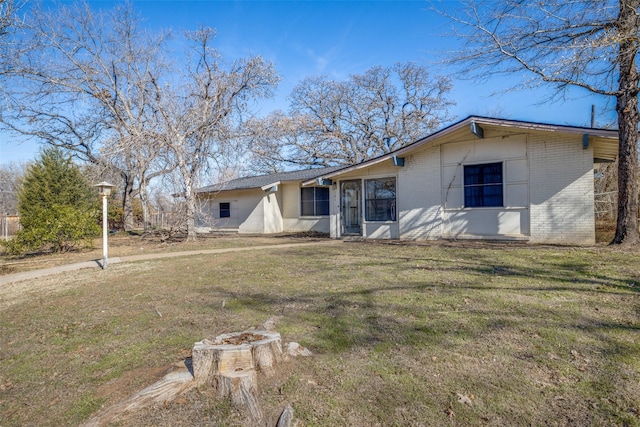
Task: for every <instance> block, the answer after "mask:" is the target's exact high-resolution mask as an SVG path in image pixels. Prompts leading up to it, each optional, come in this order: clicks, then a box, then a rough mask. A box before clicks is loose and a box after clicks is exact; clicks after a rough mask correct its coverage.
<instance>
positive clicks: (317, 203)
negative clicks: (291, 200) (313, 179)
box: [300, 187, 331, 217]
mask: <svg viewBox="0 0 640 427" xmlns="http://www.w3.org/2000/svg"><path fill="white" fill-rule="evenodd" d="M310 190H311V191H313V198H312V199H310V198H308V197H307V198H306V199H305V196H304V193H309V192H310ZM318 190H323V193H324V192H325V191H326V198H324V197H322V196H323V195H319V194H318V193H319V191H318ZM321 197H322V198H321ZM309 203H312V204H313V213H309V212H308V211H306V209H308V208H309V206H307V205H306V204H309ZM321 203H322V204H324V203H326V205H325V206H323V205H321ZM330 203H331V191H330V190H329V187H300V216H301V217H315V216H329V215H331V206H330ZM325 212H326V213H325Z"/></svg>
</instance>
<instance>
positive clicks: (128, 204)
mask: <svg viewBox="0 0 640 427" xmlns="http://www.w3.org/2000/svg"><path fill="white" fill-rule="evenodd" d="M122 181H123V182H124V191H123V192H122V228H124V231H131V230H133V227H134V218H133V191H134V190H133V177H132V176H131V175H129V174H126V173H122Z"/></svg>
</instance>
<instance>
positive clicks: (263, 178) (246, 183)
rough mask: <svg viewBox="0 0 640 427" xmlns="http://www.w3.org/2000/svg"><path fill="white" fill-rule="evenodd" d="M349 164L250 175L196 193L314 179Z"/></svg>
mask: <svg viewBox="0 0 640 427" xmlns="http://www.w3.org/2000/svg"><path fill="white" fill-rule="evenodd" d="M345 167H347V166H331V167H326V168H316V169H304V170H298V171H291V172H279V173H272V174H268V175H259V176H248V177H244V178H236V179H232V180H230V181H225V182H220V183H218V184H213V185H209V186H206V187H202V188H198V189H197V190H196V193H214V192H220V191H230V190H247V189H254V188H261V189H265V188H269V187H272V186H274V185H278V184H279V183H280V182H283V181H284V182H286V181H307V180H313V179H315V178H317V177H319V176H323V175H326V174H328V173H332V172H335V171H338V170H340V169H344V168H345Z"/></svg>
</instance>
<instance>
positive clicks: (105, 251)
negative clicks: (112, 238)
mask: <svg viewBox="0 0 640 427" xmlns="http://www.w3.org/2000/svg"><path fill="white" fill-rule="evenodd" d="M108 235H109V220H108V219H107V195H106V194H103V195H102V269H103V270H106V269H107V263H108V259H109V245H108V244H107V238H108Z"/></svg>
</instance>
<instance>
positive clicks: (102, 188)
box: [94, 181, 115, 270]
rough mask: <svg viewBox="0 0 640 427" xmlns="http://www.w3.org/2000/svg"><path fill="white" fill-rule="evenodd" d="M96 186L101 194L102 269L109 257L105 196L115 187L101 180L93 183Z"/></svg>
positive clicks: (105, 267)
mask: <svg viewBox="0 0 640 427" xmlns="http://www.w3.org/2000/svg"><path fill="white" fill-rule="evenodd" d="M94 187H98V191H99V192H100V195H101V196H102V269H103V270H106V269H107V263H108V258H109V245H108V244H107V236H108V234H109V220H108V216H107V197H109V195H110V194H111V190H112V189H113V188H114V187H115V185H113V184H109V183H108V182H106V181H102V182H101V183H100V184H96V185H94Z"/></svg>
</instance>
